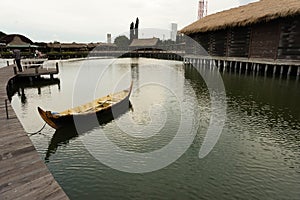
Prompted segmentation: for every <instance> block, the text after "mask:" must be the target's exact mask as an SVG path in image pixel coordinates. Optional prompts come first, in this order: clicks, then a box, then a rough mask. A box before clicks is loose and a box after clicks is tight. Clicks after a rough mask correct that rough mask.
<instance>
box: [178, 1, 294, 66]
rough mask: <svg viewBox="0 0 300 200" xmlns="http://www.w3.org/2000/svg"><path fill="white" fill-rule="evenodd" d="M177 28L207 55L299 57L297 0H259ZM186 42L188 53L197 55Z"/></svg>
mask: <svg viewBox="0 0 300 200" xmlns="http://www.w3.org/2000/svg"><path fill="white" fill-rule="evenodd" d="M181 32H182V33H184V34H186V35H188V36H190V37H191V38H192V39H194V40H195V41H196V42H198V43H199V44H201V45H202V47H203V48H204V49H205V50H206V51H207V53H208V54H209V55H210V56H219V57H234V58H236V57H237V58H248V59H272V60H278V59H283V60H298V61H300V1H299V0H285V1H277V0H261V1H259V2H255V3H251V4H248V5H245V6H241V7H238V8H234V9H230V10H227V11H223V12H220V13H216V14H213V15H210V16H207V17H204V18H202V19H200V20H198V21H196V22H194V23H193V24H191V25H189V26H187V27H185V28H184V29H183V30H181ZM189 45H191V46H192V45H193V44H192V43H189V44H187V46H188V48H187V53H188V54H198V55H201V51H195V48H193V47H189Z"/></svg>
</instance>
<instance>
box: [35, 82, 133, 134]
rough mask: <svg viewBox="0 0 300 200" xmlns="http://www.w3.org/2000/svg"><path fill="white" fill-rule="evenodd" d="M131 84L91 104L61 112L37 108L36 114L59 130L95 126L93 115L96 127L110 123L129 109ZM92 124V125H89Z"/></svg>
mask: <svg viewBox="0 0 300 200" xmlns="http://www.w3.org/2000/svg"><path fill="white" fill-rule="evenodd" d="M132 84H133V83H132V82H131V85H130V87H129V89H127V90H122V91H120V92H117V93H114V94H109V95H107V96H104V97H101V98H98V99H95V100H93V101H92V102H89V103H86V104H83V105H80V106H77V107H74V108H71V109H68V110H65V111H62V112H51V111H44V110H43V109H41V108H40V107H38V112H39V114H40V115H41V117H42V118H43V120H44V121H45V122H46V123H47V124H48V125H49V126H51V127H52V128H54V129H60V128H62V127H64V126H67V125H70V124H71V125H74V119H75V118H76V123H80V126H81V125H83V126H95V123H94V122H95V120H93V119H94V118H95V114H96V116H97V119H98V122H97V123H98V125H99V124H103V123H105V122H107V121H110V120H112V119H114V118H116V117H118V116H119V115H121V114H123V113H125V112H126V111H127V110H128V109H129V108H130V102H129V97H130V94H131V91H132ZM91 123H94V124H91Z"/></svg>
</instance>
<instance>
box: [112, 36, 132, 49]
mask: <svg viewBox="0 0 300 200" xmlns="http://www.w3.org/2000/svg"><path fill="white" fill-rule="evenodd" d="M114 43H115V45H116V46H117V47H118V49H121V50H127V49H128V46H129V43H130V41H129V39H128V37H126V36H125V35H120V36H118V37H116V39H115V41H114Z"/></svg>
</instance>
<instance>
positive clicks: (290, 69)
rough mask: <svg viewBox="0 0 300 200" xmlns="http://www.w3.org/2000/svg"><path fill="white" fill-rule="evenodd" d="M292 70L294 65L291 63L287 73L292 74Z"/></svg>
mask: <svg viewBox="0 0 300 200" xmlns="http://www.w3.org/2000/svg"><path fill="white" fill-rule="evenodd" d="M291 71H292V66H291V65H290V66H289V70H288V73H287V75H288V76H290V75H291Z"/></svg>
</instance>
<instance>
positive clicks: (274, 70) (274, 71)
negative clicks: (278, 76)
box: [273, 65, 277, 76]
mask: <svg viewBox="0 0 300 200" xmlns="http://www.w3.org/2000/svg"><path fill="white" fill-rule="evenodd" d="M276 67H277V66H276V65H274V68H273V76H274V75H275V73H276Z"/></svg>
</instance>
